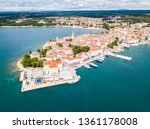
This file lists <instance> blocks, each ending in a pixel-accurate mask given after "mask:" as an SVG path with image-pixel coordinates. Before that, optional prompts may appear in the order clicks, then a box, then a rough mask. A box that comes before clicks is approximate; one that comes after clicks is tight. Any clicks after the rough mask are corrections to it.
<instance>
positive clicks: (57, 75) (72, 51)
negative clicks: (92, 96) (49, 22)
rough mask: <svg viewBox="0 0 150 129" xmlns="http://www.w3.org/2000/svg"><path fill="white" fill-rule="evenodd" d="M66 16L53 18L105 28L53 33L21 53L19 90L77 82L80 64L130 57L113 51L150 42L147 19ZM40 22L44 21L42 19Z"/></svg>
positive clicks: (60, 22)
mask: <svg viewBox="0 0 150 129" xmlns="http://www.w3.org/2000/svg"><path fill="white" fill-rule="evenodd" d="M56 19H57V18H56ZM56 19H55V21H56ZM119 19H120V18H119ZM68 20H69V22H67V23H65V21H66V18H64V17H63V18H58V19H57V22H58V23H59V24H64V23H65V24H64V25H66V24H67V25H69V26H75V25H77V26H83V27H86V23H88V25H87V27H92V28H103V29H105V31H103V32H102V33H100V34H85V35H81V36H74V31H73V32H72V35H71V36H68V37H64V38H62V39H59V38H58V37H56V39H54V40H51V41H48V42H46V43H45V44H44V45H43V47H42V48H41V49H38V50H37V51H34V52H32V51H30V52H29V53H28V54H25V55H24V56H23V58H22V59H20V60H19V61H18V62H17V66H18V68H19V71H21V74H20V81H22V90H21V91H22V92H25V91H30V90H35V89H39V88H45V87H51V86H56V85H60V84H74V83H77V82H78V81H79V80H80V79H81V78H80V76H79V75H77V73H76V69H78V68H80V67H86V68H90V67H95V68H96V67H97V65H96V64H94V63H93V61H98V62H100V63H102V62H103V61H104V59H105V57H106V56H113V57H117V58H121V59H125V60H131V59H132V57H127V56H123V55H119V54H117V53H119V52H122V51H124V48H130V47H132V46H138V45H143V44H146V43H149V42H150V28H149V23H146V22H142V23H138V22H137V23H129V22H127V21H124V22H121V21H120V20H118V18H113V19H111V20H110V19H109V20H107V22H106V20H104V19H94V18H91V19H90V18H80V19H79V18H78V19H77V18H70V19H68ZM88 20H89V21H88ZM124 20H125V19H124ZM111 21H113V22H111ZM17 22H18V23H19V22H21V21H17ZM41 22H42V23H43V24H44V21H41ZM77 23H78V24H77ZM79 23H80V24H79ZM97 23H100V24H97ZM45 24H46V23H45Z"/></svg>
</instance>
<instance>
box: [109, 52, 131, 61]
mask: <svg viewBox="0 0 150 129" xmlns="http://www.w3.org/2000/svg"><path fill="white" fill-rule="evenodd" d="M107 55H109V56H113V57H117V58H120V59H124V60H132V57H129V56H124V55H119V54H115V53H110V52H109V53H107Z"/></svg>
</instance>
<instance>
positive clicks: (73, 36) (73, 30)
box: [72, 27, 74, 38]
mask: <svg viewBox="0 0 150 129" xmlns="http://www.w3.org/2000/svg"><path fill="white" fill-rule="evenodd" d="M72 38H74V27H73V30H72Z"/></svg>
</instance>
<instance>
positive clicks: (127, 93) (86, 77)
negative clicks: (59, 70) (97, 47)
mask: <svg viewBox="0 0 150 129" xmlns="http://www.w3.org/2000/svg"><path fill="white" fill-rule="evenodd" d="M71 32H72V29H71V28H0V59H1V62H0V111H52V112H53V111H93V112H94V111H102V112H103V111H108V112H119V111H134V112H135V111H143V112H144V111H150V101H149V100H150V80H149V79H150V58H149V55H150V45H144V46H139V47H133V48H131V49H127V50H126V51H125V52H124V53H123V54H124V55H129V56H132V57H133V60H132V61H125V60H121V59H117V58H113V57H108V58H106V60H105V62H104V63H103V64H100V63H97V64H98V68H97V69H95V68H91V69H90V70H89V69H86V68H81V69H79V70H78V74H79V75H80V76H81V80H80V82H78V83H77V84H74V85H62V86H56V87H51V88H44V89H39V90H35V91H30V92H26V93H21V92H20V91H21V83H19V82H18V77H19V73H18V72H17V71H16V70H15V67H14V65H15V63H16V61H17V59H18V58H20V57H21V56H22V55H23V54H24V53H26V52H28V51H29V50H36V49H38V48H40V47H41V46H42V45H43V44H44V43H45V42H46V41H48V40H50V39H54V38H55V37H56V36H58V37H59V38H62V37H64V36H67V35H71ZM84 33H99V31H96V30H93V31H92V30H86V29H75V34H76V35H80V34H84Z"/></svg>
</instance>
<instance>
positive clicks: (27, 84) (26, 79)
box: [17, 26, 148, 92]
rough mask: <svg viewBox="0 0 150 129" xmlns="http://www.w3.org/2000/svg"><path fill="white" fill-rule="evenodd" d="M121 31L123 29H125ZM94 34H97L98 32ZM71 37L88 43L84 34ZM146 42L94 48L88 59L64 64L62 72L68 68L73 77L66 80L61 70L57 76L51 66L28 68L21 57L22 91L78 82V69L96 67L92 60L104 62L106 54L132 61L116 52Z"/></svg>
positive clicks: (62, 40) (139, 41) (63, 40)
mask: <svg viewBox="0 0 150 129" xmlns="http://www.w3.org/2000/svg"><path fill="white" fill-rule="evenodd" d="M55 27H60V26H55ZM61 27H68V26H61ZM69 27H71V28H73V27H72V26H69ZM76 27H77V28H82V27H81V26H75V28H76ZM33 28H34V27H33ZM85 29H87V28H85ZM90 29H93V28H90ZM120 31H123V29H122V30H120ZM111 32H114V31H112V30H110V32H109V33H108V34H104V37H103V38H105V35H107V36H110V35H112V34H111ZM88 36H89V35H88ZM94 36H96V34H95V35H94ZM101 36H102V35H100V36H99V35H97V37H101ZM89 37H90V39H91V41H92V42H93V38H91V35H90V36H89ZM71 38H74V42H73V43H77V42H78V40H82V41H83V42H84V44H85V43H86V38H85V37H83V36H81V37H80V36H78V37H77V39H75V38H76V37H73V36H72V37H71ZM78 38H79V39H78ZM87 39H88V37H87ZM59 40H60V41H59V42H62V43H65V42H66V37H64V38H62V39H59ZM112 41H113V39H112ZM51 42H53V41H49V42H46V43H45V44H43V47H42V48H45V47H46V46H49V45H51V44H50V43H51ZM54 42H55V43H57V41H54ZM54 42H53V43H54ZM88 42H89V39H88ZM55 43H54V44H55ZM96 43H97V42H96ZM144 44H148V42H146V40H145V41H144V40H138V41H137V40H136V42H135V40H134V42H132V43H130V42H122V43H120V44H118V45H117V46H116V47H114V48H112V49H111V48H109V47H108V46H106V45H108V44H107V43H106V45H105V47H104V48H102V47H101V48H100V49H99V48H98V50H96V51H95V50H94V52H96V54H94V56H90V55H88V58H86V60H84V61H83V62H82V61H81V62H80V63H78V64H75V65H73V66H71V65H70V66H67V67H66V66H65V65H64V64H63V65H64V66H63V67H62V68H61V70H62V71H61V72H62V73H63V70H64V69H66V68H67V69H68V72H70V74H69V76H70V77H71V79H66V80H65V79H63V80H61V78H60V74H61V72H60V73H59V74H57V77H56V76H54V75H52V76H51V74H49V69H50V66H49V68H47V67H42V68H30V67H27V68H24V67H23V66H22V64H21V60H22V58H21V59H19V60H18V61H17V68H18V71H19V72H21V73H20V79H19V81H21V82H22V90H21V91H22V92H25V91H30V90H35V89H39V88H44V87H50V86H57V85H61V84H73V83H77V82H78V81H79V80H80V76H78V75H77V74H76V69H78V68H81V67H83V66H84V67H87V66H86V65H90V66H91V67H95V68H96V67H97V66H96V65H95V64H94V63H92V62H93V61H97V60H102V62H103V61H104V58H105V56H113V57H116V58H121V59H124V60H128V61H130V60H132V57H128V56H123V55H119V54H115V53H120V52H122V51H124V48H130V47H134V46H139V45H144ZM91 47H92V46H91ZM54 50H55V49H54ZM56 50H57V49H56ZM101 50H102V51H101ZM87 53H88V52H87ZM82 58H83V57H82ZM84 58H85V57H84ZM43 59H46V58H43ZM60 60H63V58H60ZM63 61H65V60H63ZM43 66H44V65H43ZM87 68H88V67H87ZM35 70H36V71H35ZM41 71H42V72H43V73H42V74H40V75H39V73H41ZM45 72H48V74H44V73H45ZM35 73H36V74H35ZM33 75H37V76H36V77H35V76H34V77H32V76H33ZM64 75H65V74H64ZM64 75H63V76H64ZM40 76H41V77H42V78H43V79H42V80H44V81H42V82H41V83H36V81H37V80H38V78H40ZM40 81H41V80H40Z"/></svg>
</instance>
